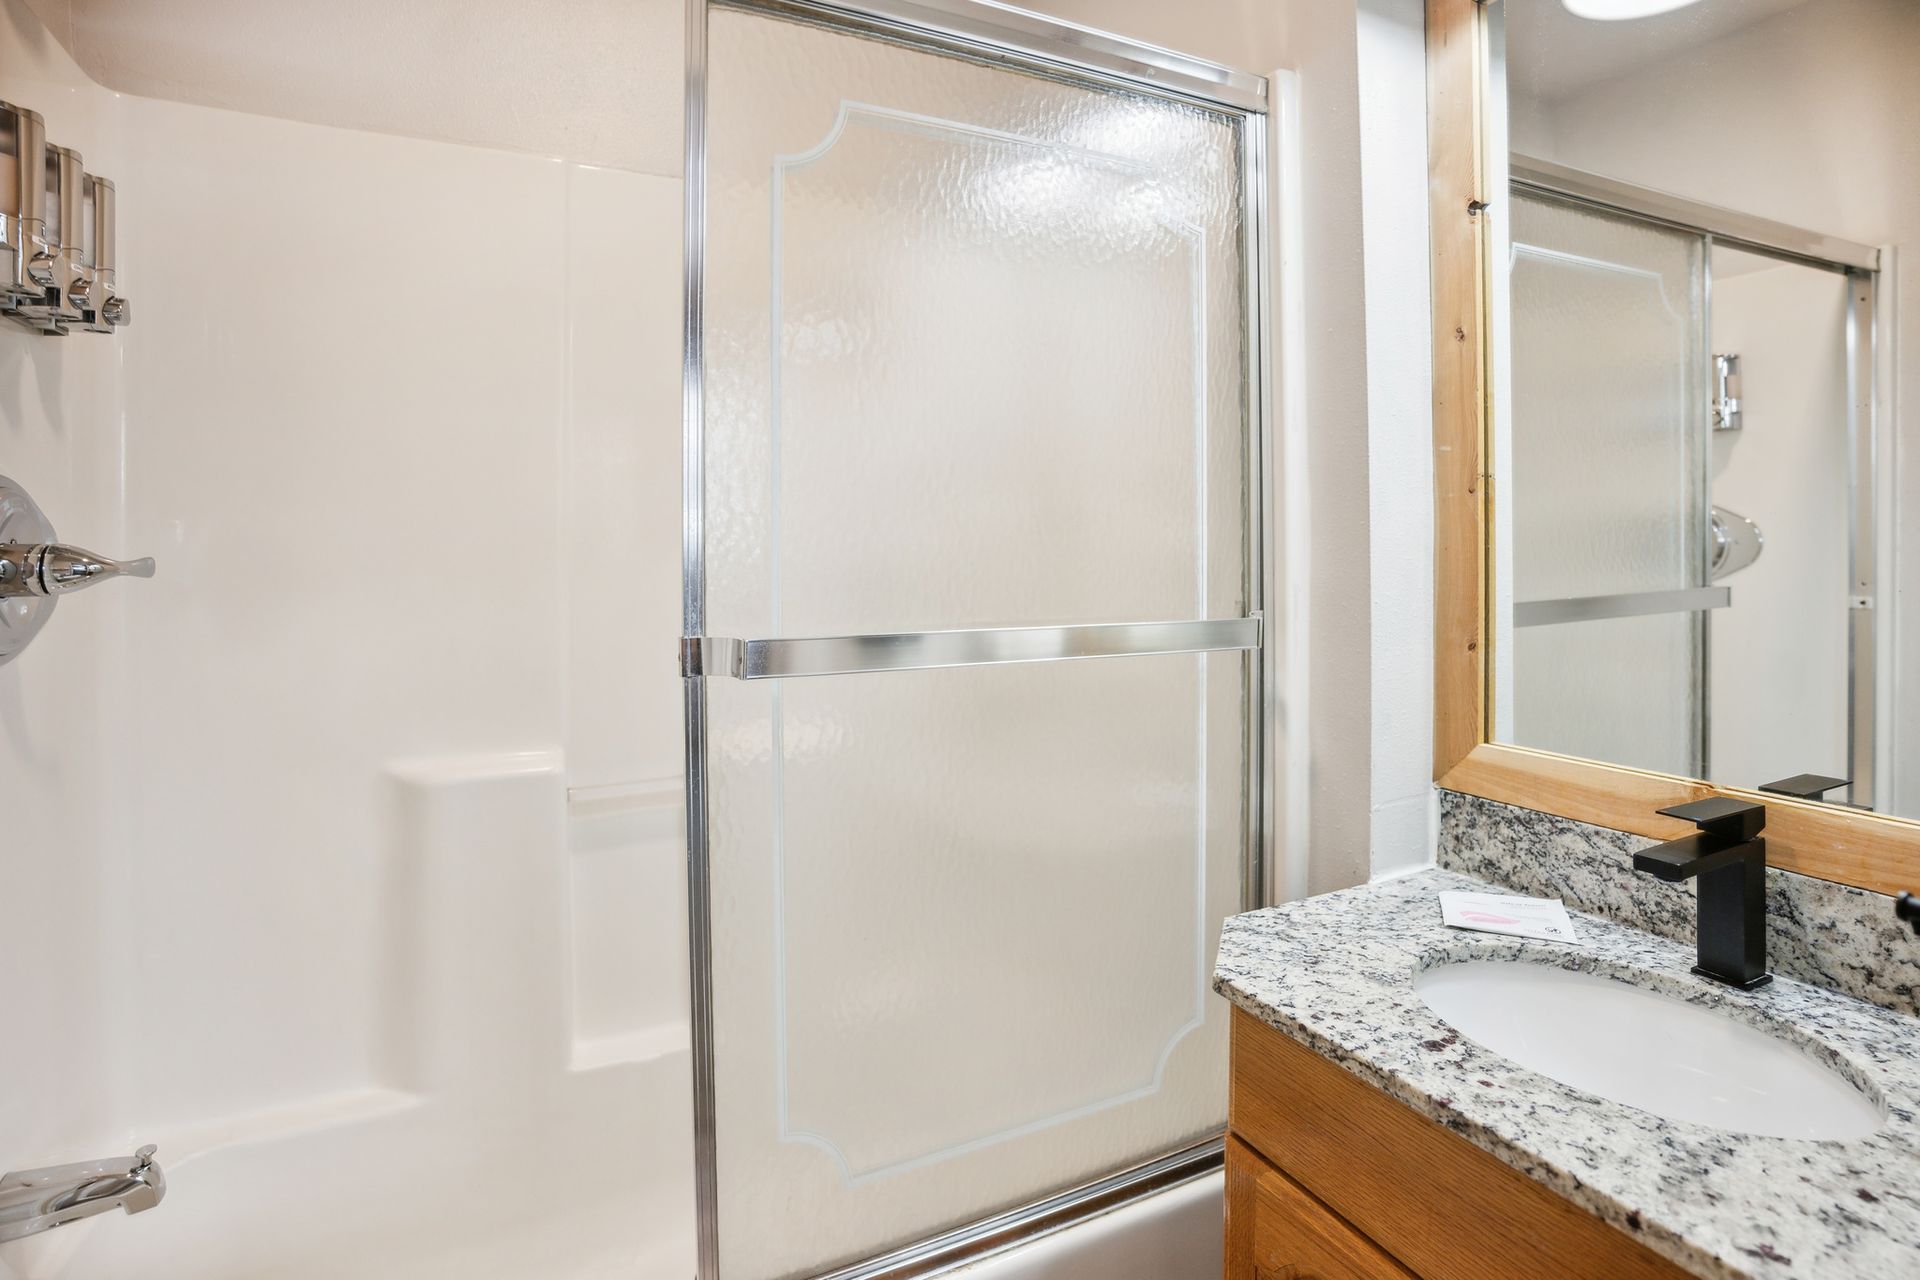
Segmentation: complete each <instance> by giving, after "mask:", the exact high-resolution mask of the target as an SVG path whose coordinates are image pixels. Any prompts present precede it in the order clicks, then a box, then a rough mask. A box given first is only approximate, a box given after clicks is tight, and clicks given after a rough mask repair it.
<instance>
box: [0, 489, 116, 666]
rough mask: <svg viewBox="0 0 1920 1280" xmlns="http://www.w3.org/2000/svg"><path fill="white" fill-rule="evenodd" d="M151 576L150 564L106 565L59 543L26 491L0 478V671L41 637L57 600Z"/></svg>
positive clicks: (98, 557)
mask: <svg viewBox="0 0 1920 1280" xmlns="http://www.w3.org/2000/svg"><path fill="white" fill-rule="evenodd" d="M152 576H153V561H152V560H146V559H141V560H110V559H108V558H107V557H106V556H103V555H97V554H95V553H94V552H92V551H88V550H86V549H85V548H84V547H75V546H69V545H68V544H66V543H64V542H60V541H57V540H56V537H55V535H54V532H53V525H52V524H51V523H49V522H48V520H47V517H46V515H45V513H43V512H42V511H41V510H40V508H39V507H38V506H36V505H35V504H34V501H33V499H32V498H30V497H28V496H27V493H26V490H24V489H22V488H21V487H20V486H19V485H17V484H15V483H14V482H13V481H11V480H9V479H7V478H6V477H5V476H0V666H4V665H6V664H7V663H8V662H10V661H12V660H13V659H14V658H15V657H16V656H18V655H19V653H20V651H21V650H23V649H25V648H26V647H27V645H28V644H29V643H31V642H32V640H33V638H34V636H36V635H38V634H39V633H40V628H41V627H43V626H45V625H46V623H47V618H48V617H49V616H50V615H51V614H52V613H53V607H54V606H55V605H56V604H58V603H60V597H61V596H65V595H72V594H73V593H74V592H76V591H84V590H86V589H87V588H88V587H91V586H93V585H95V584H96V583H101V582H105V581H106V580H107V579H109V578H151V577H152Z"/></svg>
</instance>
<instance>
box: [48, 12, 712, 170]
mask: <svg viewBox="0 0 1920 1280" xmlns="http://www.w3.org/2000/svg"><path fill="white" fill-rule="evenodd" d="M26 3H27V5H28V7H29V8H31V9H32V10H33V12H34V13H35V14H36V15H37V16H38V17H39V19H40V21H41V22H43V23H44V24H46V26H47V29H48V30H49V31H51V32H52V33H53V35H54V36H55V38H56V39H58V40H59V41H60V42H61V43H62V44H64V45H65V46H66V47H67V50H68V51H69V52H70V53H71V54H72V55H73V58H74V60H75V61H76V62H78V63H79V64H80V66H81V68H82V69H83V70H84V71H86V73H87V74H88V75H90V76H92V77H93V78H94V79H95V80H97V81H99V82H100V83H101V84H103V85H105V86H106V87H107V88H109V89H115V90H118V91H120V92H122V93H131V94H139V95H142V96H144V97H152V98H165V99H170V100H173V101H177V102H192V103H198V104H200V105H202V106H210V107H227V108H231V109H233V110H238V111H247V112H252V113H254V114H257V115H267V116H279V117H282V118H284V119H290V120H305V121H310V122H312V123H316V124H329V125H339V126H343V127H346V128H354V129H369V130H373V131H376V132H381V133H398V134H406V135H408V136H411V137H421V138H433V139H437V140H440V141H446V142H462V143H470V144H474V145H477V146H486V147H498V148H503V149H506V150H512V151H526V152H532V153H534V154H536V155H550V156H563V157H566V158H568V159H572V160H581V161H586V162H589V163H593V164H604V165H612V166H617V167H619V168H623V169H637V170H640V171H642V172H647V173H661V174H677V173H678V172H679V171H680V150H681V141H680V127H679V120H680V99H681V93H682V85H683V80H684V73H683V71H682V67H683V63H684V54H683V44H682V39H681V23H682V14H683V12H684V10H685V7H686V5H685V0H563V2H559V3H555V2H554V0H546V2H544V3H543V2H542V0H26Z"/></svg>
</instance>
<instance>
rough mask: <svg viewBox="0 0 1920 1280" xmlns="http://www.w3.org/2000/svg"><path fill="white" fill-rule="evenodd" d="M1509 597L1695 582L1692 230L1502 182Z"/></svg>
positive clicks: (1695, 246)
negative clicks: (1508, 256) (1508, 334)
mask: <svg viewBox="0 0 1920 1280" xmlns="http://www.w3.org/2000/svg"><path fill="white" fill-rule="evenodd" d="M1513 237H1514V246H1513V278H1512V286H1513V336H1512V350H1513V507H1514V512H1513V524H1514V532H1513V537H1514V554H1513V574H1514V583H1513V589H1514V598H1515V599H1516V600H1543V599H1556V598H1560V597H1566V596H1591V595H1610V594H1614V593H1616V592H1625V591H1667V590H1673V589H1676V588H1680V587H1688V586H1696V585H1700V584H1701V582H1702V578H1701V571H1702V566H1703V561H1702V547H1703V542H1702V538H1703V536H1704V532H1705V520H1706V514H1705V509H1704V507H1703V505H1702V497H1703V495H1704V493H1705V489H1704V483H1705V481H1704V475H1705V472H1704V464H1703V457H1702V450H1703V448H1704V440H1705V431H1706V425H1707V424H1706V420H1705V409H1706V394H1705V389H1706V374H1705V363H1704V362H1705V358H1706V327H1705V299H1704V289H1705V274H1704V252H1705V250H1704V246H1703V244H1702V242H1701V240H1700V237H1698V236H1691V235H1686V234H1683V233H1680V232H1674V231H1668V230H1665V229H1663V228H1660V227H1653V226H1648V225H1645V224H1643V223H1637V222H1632V221H1628V220H1626V219H1621V218H1615V217H1611V216H1609V215H1605V214H1599V213H1593V212H1588V211H1586V210H1583V209H1577V208H1574V207H1571V206H1567V205H1560V204H1555V203H1550V202H1546V201H1540V200H1533V199H1528V198H1526V197H1516V199H1515V201H1514V218H1513Z"/></svg>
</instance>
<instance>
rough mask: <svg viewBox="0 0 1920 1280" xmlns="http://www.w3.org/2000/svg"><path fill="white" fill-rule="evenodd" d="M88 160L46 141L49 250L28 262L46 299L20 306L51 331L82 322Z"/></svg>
mask: <svg viewBox="0 0 1920 1280" xmlns="http://www.w3.org/2000/svg"><path fill="white" fill-rule="evenodd" d="M85 200H86V166H85V164H84V163H83V162H82V161H81V159H80V153H79V152H78V151H75V150H74V149H73V148H72V147H61V146H56V145H54V144H53V143H48V144H47V186H46V232H45V238H46V252H44V253H42V254H39V255H37V256H36V257H35V258H34V260H33V261H32V262H30V263H29V264H28V265H27V273H28V275H30V276H31V277H32V278H33V280H34V281H35V283H37V284H39V285H41V286H42V287H43V288H44V289H45V291H46V292H45V297H44V300H43V301H42V302H41V303H40V304H38V305H35V306H24V307H21V308H20V311H21V312H22V314H24V315H25V316H26V317H27V318H28V319H29V320H31V321H33V322H35V323H37V324H38V325H39V326H40V328H42V329H43V330H45V331H46V332H48V333H65V332H66V331H67V328H68V326H70V325H75V324H82V323H84V322H85V319H86V317H84V316H83V315H81V313H80V311H81V305H82V304H83V302H84V301H85V299H86V294H87V285H88V281H87V269H86V265H85V263H84V262H83V260H82V255H83V253H84V239H85V236H86V210H85V207H84V202H85Z"/></svg>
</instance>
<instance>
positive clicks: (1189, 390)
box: [704, 10, 1249, 1280]
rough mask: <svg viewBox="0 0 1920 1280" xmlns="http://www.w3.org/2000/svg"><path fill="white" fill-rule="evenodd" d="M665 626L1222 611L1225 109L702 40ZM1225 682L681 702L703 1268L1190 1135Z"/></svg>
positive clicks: (845, 630) (819, 49)
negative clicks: (703, 234)
mask: <svg viewBox="0 0 1920 1280" xmlns="http://www.w3.org/2000/svg"><path fill="white" fill-rule="evenodd" d="M709 68H710V76H709V102H710V110H709V117H708V142H707V146H708V224H707V243H706V269H705V285H706V287H705V294H704V296H705V301H706V322H705V328H706V338H707V341H706V406H705V408H706V419H705V434H706V447H705V455H704V456H705V463H706V540H705V550H706V564H707V587H708V597H707V604H708V619H707V628H706V629H707V631H708V632H709V633H711V634H716V635H732V636H805V635H848V634H861V633H874V632H886V631H924V630H938V629H944V628H954V627H968V626H1010V625H1011V626H1017V625H1056V624H1068V623H1080V622H1096V621H1153V620H1178V619H1192V618H1202V617H1214V618H1234V617H1241V616H1244V615H1245V613H1246V612H1247V608H1248V601H1247V598H1246V593H1245V586H1244V581H1245V577H1246V568H1247V566H1246V560H1245V546H1246V545H1247V512H1248V486H1247V476H1246V449H1247V440H1248V429H1247V418H1248V400H1249V397H1248V383H1247V377H1248V371H1247V368H1246V364H1245V356H1244V352H1245V350H1246V346H1247V334H1246V328H1245V318H1244V307H1245V284H1246V281H1245V276H1244V273H1243V270H1242V265H1241V258H1242V253H1243V249H1244V236H1243V228H1242V225H1241V217H1240V207H1239V202H1240V186H1241V171H1240V160H1239V157H1240V149H1241V146H1242V139H1241V134H1240V128H1241V126H1240V123H1239V122H1238V121H1237V120H1235V119H1230V118H1227V117H1224V116H1221V115H1219V114H1217V113H1212V112H1208V111H1204V110H1200V109H1197V108H1193V107H1188V106H1183V105H1177V104H1173V103H1169V102H1164V101H1161V100H1158V99H1152V98H1147V97H1142V96H1134V95H1128V94H1119V93H1112V92H1107V91H1102V90H1096V89H1092V88H1088V87H1086V86H1082V85H1074V84H1070V83H1065V82H1062V81H1058V80H1053V79H1046V78H1041V77H1038V76H1032V75H1026V74H1023V73H1020V72H1017V71H1013V70H1010V69H1008V68H1006V67H1000V66H988V65H985V64H982V63H979V62H973V61H968V60H963V59H959V58H954V57H948V56H945V55H939V54H933V53H929V52H927V51H924V50H916V49H913V48H909V47H906V46H903V45H899V44H890V43H882V42H879V41H875V40H871V39H866V38H862V37H855V36H851V35H848V34H847V33H845V32H837V31H833V30H829V29H826V28H822V27H814V26H805V25H798V24H794V23H790V22H785V21H781V20H776V19H771V18H768V17H766V16H764V15H756V14H747V13H741V12H738V11H728V10H716V11H714V12H712V14H711V21H710V28H709ZM1245 669H1246V659H1245V658H1244V657H1243V656H1242V655H1240V654H1237V653H1230V654H1220V655H1211V656H1193V655H1183V656H1162V657H1125V658H1112V659H1100V660H1092V661H1078V662H1063V663H1047V664H1036V665H1012V666H997V667H973V668H955V669H949V670H934V671H908V672H886V673H880V674H872V675H849V676H833V677H823V678H816V679H793V680H785V681H778V682H773V681H767V682H754V683H740V682H734V681H727V680H713V681H709V682H708V683H707V690H708V693H707V696H708V732H709V750H708V770H709V786H708V794H709V810H710V813H711V815H712V817H711V827H712V829H711V832H710V837H711V838H710V862H711V868H712V871H711V885H712V891H713V904H714V906H713V920H714V934H715V948H714V968H713V990H714V1033H715V1063H716V1086H717V1094H718V1106H717V1135H718V1148H719V1152H718V1154H719V1161H718V1179H719V1222H720V1232H721V1260H722V1271H723V1273H724V1275H725V1276H726V1277H727V1280H774V1278H775V1277H783V1276H793V1275H805V1274H813V1273H814V1272H816V1271H818V1270H820V1269H822V1268H825V1267H829V1266H834V1265H839V1264H842V1263H845V1262H848V1261H853V1260H857V1259H860V1258H865V1257H870V1256H872V1255H874V1254H876V1253H879V1252H881V1251H884V1250H885V1249H888V1248H891V1247H893V1246H896V1245H899V1244H902V1243H906V1242H908V1241H912V1240H916V1239H920V1238H923V1237H925V1236H927V1235H930V1234H934V1233H936V1232H938V1231H940V1230H942V1229H945V1228H947V1227H950V1226H955V1225H958V1224H961V1223H964V1222H967V1221H971V1220H973V1219H976V1218H978V1217H980V1216H982V1215H984V1214H987V1213H991V1212H994V1211H996V1210H1000V1209H1004V1208H1009V1207H1012V1206H1015V1205H1018V1204H1022V1203H1027V1202H1030V1201H1032V1200H1035V1199H1037V1198H1040V1197H1043V1196H1046V1195H1048V1194H1051V1193H1053V1192H1056V1191H1059V1190H1062V1189H1064V1188H1066V1187H1069V1186H1072V1185H1075V1184H1077V1183H1080V1182H1083V1181H1086V1180H1088V1179H1090V1178H1093V1177H1097V1176H1099V1175H1101V1174H1103V1173H1106V1172H1111V1171H1113V1170H1115V1169H1119V1168H1123V1167H1126V1166H1129V1165H1133V1164H1137V1163H1139V1162H1141V1161H1143V1160H1146V1159H1151V1158H1153V1157H1154V1156H1157V1155H1160V1154H1163V1153H1165V1152H1167V1151H1169V1150H1172V1149H1175V1148H1177V1147H1180V1146H1183V1145H1186V1144H1188V1143H1191V1142H1193V1141H1196V1140H1198V1139H1200V1138H1202V1137H1204V1136H1206V1135H1208V1134H1209V1133H1211V1132H1215V1131H1217V1130H1218V1128H1219V1126H1220V1125H1221V1124H1222V1123H1223V1121H1224V1119H1225V1080H1226V1058H1225V1044H1226V1035H1225V1006H1224V1004H1223V1003H1222V1002H1221V1001H1220V1000H1219V999H1218V998H1217V997H1215V996H1213V995H1211V994H1210V993H1209V992H1208V991H1207V987H1206V979H1207V974H1208V971H1209V968H1210V965H1211V961H1212V955H1213V951H1214V947H1215V942H1216V936H1217V928H1218V924H1219V922H1220V920H1221V919H1223V918H1224V917H1225V916H1227V915H1228V914H1231V913H1232V912H1233V911H1235V910H1237V909H1239V906H1240V893H1241V864H1242V851H1243V848H1244V843H1245V831H1246V826H1247V810H1246V799H1245V795H1244V792H1245V786H1244V779H1245V772H1246V767H1247V761H1246V758H1245V750H1244V744H1245V740H1246V733H1247V727H1246V716H1247V714H1248V708H1247V694H1248V691H1247V688H1246V683H1245V676H1244V672H1245Z"/></svg>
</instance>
